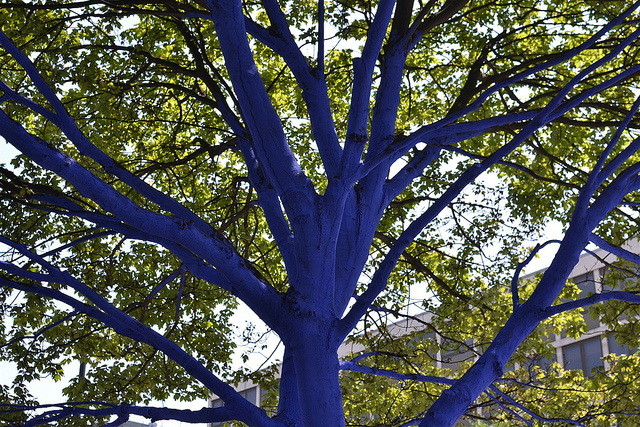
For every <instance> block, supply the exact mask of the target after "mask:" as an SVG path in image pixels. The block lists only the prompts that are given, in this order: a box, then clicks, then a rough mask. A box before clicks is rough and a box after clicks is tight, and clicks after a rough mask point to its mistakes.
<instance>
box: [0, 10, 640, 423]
mask: <svg viewBox="0 0 640 427" xmlns="http://www.w3.org/2000/svg"><path fill="white" fill-rule="evenodd" d="M324 3H325V2H276V1H274V0H263V1H261V2H242V1H208V0H207V1H199V2H196V3H195V4H189V3H187V2H180V1H173V0H164V1H157V2H156V1H149V2H147V1H139V2H127V1H119V0H118V1H110V2H100V1H88V2H76V3H74V2H70V3H68V2H44V3H4V4H2V5H0V14H1V15H0V16H2V21H1V22H2V26H3V28H2V33H0V44H1V45H2V47H3V51H2V56H1V61H2V67H1V69H0V75H1V76H2V80H1V81H0V90H1V91H2V96H1V97H0V105H2V111H1V113H0V136H2V137H3V138H4V139H5V140H6V141H7V142H8V143H9V144H11V145H12V146H13V147H15V148H16V149H17V150H19V151H20V153H21V156H20V157H19V158H16V159H15V160H14V163H13V168H6V167H3V168H1V169H0V175H1V180H0V184H1V187H0V188H1V189H2V193H1V194H2V196H1V200H2V213H1V214H0V217H1V223H0V224H1V226H0V227H1V228H0V230H1V236H0V243H1V244H2V247H3V250H4V252H3V256H2V260H1V261H0V270H1V271H2V275H1V276H0V285H1V286H2V295H3V305H2V308H3V312H4V315H5V316H6V317H5V320H4V322H6V318H11V319H13V320H12V322H11V323H10V324H5V327H4V332H5V333H4V338H3V341H2V353H0V357H2V358H3V359H5V360H12V361H15V362H16V363H17V364H18V370H19V375H18V377H17V378H16V380H15V381H14V383H13V385H12V387H11V388H7V387H3V389H2V397H3V400H4V401H5V403H2V405H3V406H2V408H3V414H4V415H3V416H4V418H5V419H6V420H7V422H8V423H9V424H11V423H21V424H24V425H40V424H47V423H52V422H60V423H62V422H64V421H62V420H72V421H69V422H81V421H82V422H85V423H91V422H92V421H91V420H92V419H93V418H92V417H98V419H104V417H109V416H114V415H115V416H117V419H116V420H115V421H112V422H111V425H118V424H120V423H122V422H124V421H125V420H126V419H128V417H129V416H130V415H143V416H146V417H149V418H151V419H153V420H162V419H175V420H181V421H186V422H216V421H227V420H239V421H242V422H244V423H246V424H248V425H250V426H285V425H287V426H289V425H295V426H305V427H311V426H342V425H345V411H344V404H343V403H344V402H343V393H342V390H341V384H340V371H341V370H342V371H349V370H351V371H357V372H361V373H363V374H365V375H373V376H376V375H381V376H386V377H389V378H391V379H393V380H394V382H393V383H387V385H388V387H394V385H395V386H398V385H399V384H400V383H401V382H404V381H414V382H417V383H421V384H425V387H432V388H428V389H425V390H428V391H429V392H428V393H425V395H426V396H427V397H424V396H423V397H424V401H419V402H418V403H419V405H417V406H419V407H418V408H417V409H416V411H415V413H412V414H402V415H403V416H402V417H396V418H394V419H395V420H396V421H393V422H394V423H396V424H397V425H407V424H406V423H411V422H413V423H414V424H415V425H418V424H419V425H421V426H450V425H454V424H455V422H456V421H457V420H458V419H460V417H462V416H463V415H465V414H467V415H468V414H469V413H473V411H474V410H475V409H473V408H474V406H473V405H474V402H477V401H478V399H479V398H481V397H482V396H484V395H486V396H490V397H491V398H492V399H493V401H494V402H496V404H497V405H498V406H500V407H502V408H503V409H504V413H505V416H514V417H515V418H513V419H514V420H515V419H520V420H525V421H527V422H529V421H531V422H534V421H536V420H540V421H544V420H545V419H553V420H558V421H562V422H570V423H574V424H576V423H579V422H587V421H588V420H589V419H595V418H594V417H596V416H601V415H602V414H605V413H606V414H612V416H615V415H616V414H617V416H619V417H632V418H633V417H634V416H637V409H635V408H631V409H629V407H622V406H616V407H605V408H603V409H602V410H601V412H591V413H589V414H587V415H581V416H580V417H576V418H575V419H571V418H570V417H568V416H564V415H562V414H561V411H560V410H559V414H560V415H558V416H555V415H552V416H551V417H549V416H547V415H541V414H539V413H537V412H536V411H535V410H532V409H531V408H528V407H527V405H526V402H519V401H518V399H517V398H515V397H513V396H510V395H509V392H508V390H507V389H505V388H503V387H502V384H503V383H501V382H500V381H501V379H502V378H503V375H504V369H505V366H507V365H508V364H509V363H510V361H511V362H513V360H514V358H517V357H518V355H519V354H520V355H522V354H525V353H526V352H528V351H530V350H531V346H527V344H526V343H527V341H526V340H527V339H530V340H531V339H534V338H535V339H538V341H535V342H536V343H538V344H539V343H540V342H541V341H540V339H541V338H540V336H541V335H543V333H541V332H536V330H537V329H536V328H539V325H540V324H541V322H548V321H549V320H550V319H552V318H557V317H558V316H561V315H562V314H563V313H571V310H575V309H577V308H582V307H587V306H590V305H593V304H596V303H604V302H606V301H612V300H615V301H623V302H627V303H638V302H640V296H638V295H637V292H636V290H635V289H636V288H635V287H634V285H633V284H630V285H629V287H628V288H622V289H616V290H614V291H608V292H601V293H597V294H594V295H591V296H588V297H586V298H578V297H576V295H575V292H574V293H573V294H572V293H571V286H570V285H567V279H568V277H569V276H570V274H571V271H572V269H573V268H574V266H575V265H576V263H577V262H578V259H579V257H580V254H581V253H582V252H583V251H584V250H585V248H586V247H587V245H588V244H589V243H594V244H596V245H598V246H600V247H602V248H605V249H607V250H608V251H610V252H611V253H613V254H615V255H616V256H618V257H619V259H620V260H627V261H629V262H631V263H637V261H638V256H637V255H634V254H632V253H631V252H629V251H627V250H625V249H622V244H623V243H624V242H625V241H627V240H628V239H630V238H632V237H633V236H634V235H635V234H636V232H637V217H638V216H637V206H638V202H639V200H638V197H639V194H638V192H637V190H638V189H639V188H640V175H639V173H640V163H638V162H637V159H638V154H637V151H638V148H639V147H640V139H639V138H638V136H637V133H638V131H637V129H638V123H639V122H638V119H637V114H636V113H637V110H638V107H639V106H640V100H639V99H635V98H636V96H637V94H638V75H639V74H640V65H639V64H638V60H637V58H638V54H639V53H640V51H639V50H638V49H639V44H638V38H639V35H640V30H638V29H637V23H638V19H640V17H639V16H638V13H637V9H638V6H640V3H635V4H633V5H629V4H627V2H625V1H608V2H602V3H601V4H600V3H598V4H596V3H593V2H583V3H580V4H573V3H575V2H563V3H561V4H558V3H556V2H551V1H533V0H531V1H524V2H496V1H493V0H485V1H464V0H447V1H428V2H426V3H423V2H421V1H418V2H414V1H413V0H398V1H392V0H391V1H387V0H380V1H379V2H364V1H345V2H331V3H330V4H329V2H327V5H325V4H324ZM550 220H556V221H559V222H560V223H561V224H562V225H563V227H564V236H563V237H562V239H561V240H559V241H557V242H550V243H554V244H557V250H556V252H555V256H554V258H553V261H552V262H551V265H550V267H549V268H548V269H547V270H546V272H545V273H544V274H543V275H542V276H541V277H539V278H538V279H537V280H535V281H534V282H533V283H531V284H528V285H526V286H525V285H522V284H521V282H520V281H519V280H518V278H519V275H520V272H521V270H522V268H523V267H524V266H525V265H526V264H527V263H528V261H529V260H530V259H531V258H532V257H533V256H534V255H535V253H536V252H537V251H538V250H539V246H538V247H535V248H534V249H533V250H531V249H530V247H529V245H530V243H528V242H530V241H531V240H535V239H536V238H537V236H538V234H539V233H540V232H542V230H543V229H544V225H545V223H547V222H548V221H550ZM527 251H529V252H527ZM522 258H524V260H523V259H522ZM412 286H422V287H428V289H429V291H428V298H426V299H425V301H424V302H423V305H422V308H423V309H425V310H430V311H431V312H433V313H434V316H435V317H434V318H435V319H440V320H439V321H440V322H441V323H438V322H436V321H434V323H433V324H430V327H432V328H434V329H436V330H438V332H439V333H440V334H441V335H444V334H443V329H446V328H449V333H450V335H452V336H454V341H456V342H458V343H464V342H465V340H466V339H467V338H468V336H469V335H472V336H473V337H474V341H475V343H476V344H477V345H475V347H474V348H476V351H477V353H478V354H477V357H476V358H475V360H474V362H473V363H471V364H470V365H469V366H468V367H465V368H464V370H463V371H462V372H461V374H460V375H459V376H457V375H453V376H451V375H448V374H447V373H446V372H441V373H440V375H431V373H434V371H433V370H430V369H432V368H428V367H427V366H428V365H429V363H428V362H425V364H424V365H423V366H422V367H423V368H424V369H425V371H413V372H407V371H406V370H403V366H400V365H395V366H391V365H393V363H391V362H386V364H385V365H384V366H376V364H375V361H373V362H372V361H371V360H369V361H368V362H367V363H360V362H361V361H364V360H365V359H367V357H365V356H364V355H361V356H360V357H359V358H356V359H353V360H350V361H342V362H341V361H340V360H339V359H338V356H337V350H338V347H339V346H340V345H341V344H342V343H343V342H344V341H345V340H346V339H347V337H349V336H350V334H352V333H353V331H354V330H355V329H356V328H358V325H365V327H367V328H368V327H369V326H370V324H371V316H372V314H371V313H373V312H379V311H386V312H390V313H396V314H397V313H398V310H399V308H401V307H403V306H404V305H406V304H407V303H408V302H409V300H408V296H407V295H408V292H409V290H410V289H411V287H412ZM563 292H564V293H563ZM561 294H562V297H563V299H562V300H560V299H559V296H561ZM237 300H240V301H242V302H243V303H244V304H246V305H247V306H248V307H249V308H250V309H251V310H252V311H253V312H254V313H256V314H257V315H258V316H259V317H260V318H261V319H262V321H264V323H265V324H266V325H267V326H268V327H269V328H270V329H271V330H272V331H274V332H275V333H276V334H277V336H278V337H279V338H280V339H281V340H282V343H283V345H284V348H285V350H284V356H283V360H282V371H281V378H280V381H279V391H278V408H277V412H276V413H273V414H268V413H267V412H266V411H265V410H263V409H260V408H258V407H256V406H255V405H253V403H251V402H248V401H247V400H245V399H244V398H242V396H240V394H238V393H237V392H236V391H235V390H234V389H233V387H232V386H231V385H229V384H228V383H227V382H225V381H223V379H222V378H225V375H226V374H224V372H226V371H227V369H228V363H229V357H230V352H231V351H232V348H233V344H232V342H231V338H230V335H229V332H230V331H229V327H228V326H227V325H226V324H225V322H226V321H227V320H228V318H229V316H230V313H231V312H232V309H233V308H234V307H235V306H236V301H237ZM607 307H609V306H607ZM611 307H613V308H611V310H614V309H615V307H614V306H611ZM460 319H465V320H464V321H462V320H460ZM632 323H633V322H632ZM438 325H439V326H438ZM446 325H449V326H446ZM438 328H440V329H438ZM538 330H539V329H538ZM536 334H537V335H536ZM378 335H381V334H378ZM360 337H361V338H362V337H370V335H368V334H363V335H361V336H360ZM528 337H529V338H528ZM536 337H537V338H536ZM369 344H370V345H372V346H373V343H369ZM538 344H536V345H538ZM478 348H481V350H477V349H478ZM36 349H37V351H36ZM372 350H376V349H375V348H372ZM403 351H408V350H406V348H405V349H404V350H403ZM519 352H520V353H519ZM371 354H377V355H383V354H386V353H385V352H384V351H378V352H377V353H371ZM399 354H400V353H396V354H395V356H394V357H395V359H394V360H399ZM76 359H77V360H80V361H81V362H83V363H89V365H90V369H89V371H88V372H87V373H86V374H84V375H82V376H80V377H79V378H76V379H74V380H73V382H72V385H71V386H70V387H69V388H67V389H66V390H65V393H66V394H67V395H68V396H69V402H66V403H61V404H60V405H50V406H42V405H38V404H37V402H34V401H33V399H31V398H30V396H29V395H28V393H27V391H26V390H27V384H28V383H29V382H30V381H32V380H37V379H38V378H40V377H41V376H42V375H53V376H57V375H59V373H60V370H61V366H62V365H64V364H66V363H69V361H70V360H76ZM412 366H413V367H416V365H415V364H412ZM627 378H628V377H627ZM512 380H513V378H512ZM514 381H515V380H514ZM343 387H346V386H345V385H344V384H343ZM352 387H356V386H355V385H353V384H350V385H349V388H352ZM555 387H556V389H559V386H558V384H557V383H556V385H555ZM634 390H635V389H631V388H629V389H628V390H627V392H628V393H633V392H634ZM208 393H215V394H216V395H217V396H219V397H220V398H221V399H223V400H224V406H223V407H221V408H209V409H203V410H201V411H187V410H172V409H166V408H155V407H152V406H148V405H145V402H148V401H149V399H152V398H156V399H162V398H166V397H168V396H174V397H177V398H182V399H191V398H194V397H196V396H202V395H205V396H206V395H207V394H208ZM603 393H604V392H603ZM603 396H604V394H603ZM605 400H606V399H605V398H602V401H603V402H604V401H605ZM361 403H363V402H361ZM364 403H366V402H364ZM38 408H39V410H40V411H39V412H36V413H33V410H34V409H38ZM378 410H379V408H378V407H376V406H375V405H372V407H371V408H370V413H371V414H372V417H371V419H372V420H373V421H372V422H375V419H376V418H375V416H373V414H376V413H377V411H378ZM634 411H635V412H634ZM516 413H519V414H521V415H517V414H516ZM620 419H622V418H620ZM636 420H637V419H636ZM359 422H362V423H366V422H367V420H366V419H365V420H361V421H359Z"/></svg>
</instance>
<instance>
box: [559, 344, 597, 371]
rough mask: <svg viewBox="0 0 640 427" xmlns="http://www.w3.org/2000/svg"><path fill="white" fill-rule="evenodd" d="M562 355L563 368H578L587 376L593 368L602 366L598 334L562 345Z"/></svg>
mask: <svg viewBox="0 0 640 427" xmlns="http://www.w3.org/2000/svg"><path fill="white" fill-rule="evenodd" d="M562 355H563V358H564V368H565V369H568V370H575V369H580V370H582V372H584V374H585V375H587V376H589V375H591V371H592V370H593V369H595V368H598V367H604V363H603V362H602V344H601V342H600V337H599V336H598V337H595V338H590V339H588V340H584V341H580V342H577V343H575V344H570V345H567V346H564V347H562Z"/></svg>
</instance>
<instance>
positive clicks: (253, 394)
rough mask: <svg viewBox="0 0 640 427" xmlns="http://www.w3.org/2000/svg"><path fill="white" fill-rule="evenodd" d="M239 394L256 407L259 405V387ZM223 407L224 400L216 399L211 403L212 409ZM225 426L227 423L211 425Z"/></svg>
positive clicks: (213, 425)
mask: <svg viewBox="0 0 640 427" xmlns="http://www.w3.org/2000/svg"><path fill="white" fill-rule="evenodd" d="M238 393H239V394H240V396H242V397H244V398H245V399H247V400H248V401H249V402H251V403H253V404H254V405H257V404H258V388H257V387H251V388H248V389H246V390H242V391H239V392H238ZM223 406H224V401H223V400H222V399H214V400H213V402H211V407H212V408H222V407H223ZM224 425H225V422H221V423H213V424H210V426H211V427H223V426H224ZM227 425H231V426H233V425H235V424H234V423H227Z"/></svg>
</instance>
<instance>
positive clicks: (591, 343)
mask: <svg viewBox="0 0 640 427" xmlns="http://www.w3.org/2000/svg"><path fill="white" fill-rule="evenodd" d="M625 249H627V250H629V251H630V252H633V253H640V242H638V241H633V242H631V243H629V245H628V246H626V247H625ZM615 259H616V258H615V257H614V256H613V255H611V254H609V253H608V252H606V251H604V250H602V249H598V250H596V251H594V252H592V253H587V254H584V255H583V256H582V257H581V258H580V260H579V262H578V264H577V265H576V266H575V268H574V269H573V271H572V273H571V275H570V280H571V281H573V283H575V284H576V285H577V287H578V289H579V290H580V294H579V296H578V297H584V296H587V295H588V294H589V293H600V292H603V291H606V290H607V289H605V285H604V284H603V282H602V280H601V279H602V278H603V277H604V275H605V274H606V272H607V268H608V267H607V265H608V264H610V263H611V262H613V261H615ZM543 271H544V270H543ZM543 271H540V272H536V273H532V274H529V275H526V276H524V277H522V278H521V280H522V281H526V280H532V279H534V278H535V276H536V275H538V274H540V273H542V272H543ZM430 316H431V314H430V313H427V312H424V313H421V314H419V315H418V316H415V317H414V318H413V319H411V318H409V319H403V320H401V321H399V322H396V323H393V324H391V325H390V326H389V327H388V328H389V332H390V334H391V335H392V336H397V337H401V336H403V335H408V334H410V333H415V332H419V331H420V330H422V329H424V324H423V323H422V321H428V320H429V318H430ZM583 317H584V321H585V323H586V326H587V329H588V331H587V332H586V333H585V334H583V335H582V336H580V337H579V338H578V339H574V338H571V337H568V336H566V334H565V333H560V334H555V333H550V334H549V335H548V338H549V340H550V342H551V344H552V345H553V347H554V348H555V355H554V356H553V357H552V360H547V359H543V360H540V359H538V360H536V361H535V363H536V364H537V365H538V366H542V367H545V365H549V364H551V363H552V362H557V363H558V364H560V366H563V367H564V368H565V369H567V370H582V371H583V372H584V374H585V376H589V375H590V373H591V372H592V370H593V369H597V368H602V369H605V370H606V369H607V368H608V366H607V364H606V362H605V361H604V360H603V356H605V355H607V354H610V353H615V354H633V353H635V352H636V351H637V348H629V347H627V346H625V345H621V344H620V343H618V342H616V340H615V337H614V336H613V334H612V333H610V332H609V331H608V330H607V327H606V326H605V325H603V324H601V323H600V321H599V320H598V319H594V318H592V317H591V316H590V315H589V314H588V313H587V312H586V311H584V312H583ZM426 335H430V336H431V337H432V338H433V337H434V334H433V333H432V332H431V333H425V335H423V336H426ZM435 338H436V340H437V342H438V343H441V342H442V338H441V337H439V336H435ZM470 344H472V343H470ZM365 350H366V349H365V348H364V347H362V346H359V345H354V344H343V345H342V346H341V347H340V349H339V350H338V356H339V357H340V358H342V359H344V358H346V357H347V356H348V355H350V354H357V353H360V352H363V351H365ZM473 357H474V354H473V353H472V352H470V351H466V352H465V351H462V352H461V351H450V352H447V353H442V352H441V351H439V352H438V354H437V356H436V357H435V358H434V359H435V363H436V365H437V366H438V367H439V368H452V369H455V368H456V366H457V365H458V364H459V363H460V362H462V361H463V360H469V359H471V358H473ZM236 389H237V390H238V391H239V392H240V394H242V395H243V396H244V397H245V398H246V399H248V400H249V401H251V402H253V403H255V404H256V405H259V404H260V403H261V402H262V401H263V398H264V395H265V393H266V390H263V389H262V387H261V386H260V385H259V384H255V383H253V382H252V381H245V382H243V383H240V384H239V385H238V387H237V388H236ZM223 404H224V403H223V402H222V400H220V399H218V398H217V397H216V396H213V397H212V399H211V401H210V406H211V407H220V406H222V405H223ZM223 425H224V423H216V424H211V425H210V426H211V427H222V426H223Z"/></svg>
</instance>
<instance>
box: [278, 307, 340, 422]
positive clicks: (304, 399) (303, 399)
mask: <svg viewBox="0 0 640 427" xmlns="http://www.w3.org/2000/svg"><path fill="white" fill-rule="evenodd" d="M314 320H315V321H314ZM330 330H331V327H330V326H329V325H327V324H325V323H324V322H322V321H318V320H317V319H312V320H311V321H309V319H304V320H302V319H301V325H300V328H299V329H298V333H297V335H296V336H295V337H293V338H292V343H291V346H290V348H291V355H292V357H293V361H294V366H295V375H296V379H297V387H298V401H299V403H300V413H301V416H302V423H303V425H304V427H327V426H331V427H341V426H344V425H345V423H344V412H343V408H342V392H341V390H340V382H339V377H338V371H339V369H338V368H339V361H338V353H337V349H336V348H333V346H331V345H330V344H329V332H330Z"/></svg>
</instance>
